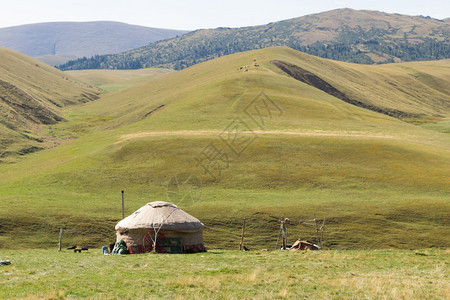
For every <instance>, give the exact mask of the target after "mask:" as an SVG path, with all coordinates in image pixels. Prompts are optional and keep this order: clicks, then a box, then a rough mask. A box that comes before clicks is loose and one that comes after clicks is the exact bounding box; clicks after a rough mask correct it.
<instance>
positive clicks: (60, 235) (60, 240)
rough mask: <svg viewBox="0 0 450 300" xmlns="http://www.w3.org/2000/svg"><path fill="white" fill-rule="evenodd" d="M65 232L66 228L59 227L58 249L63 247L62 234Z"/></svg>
mask: <svg viewBox="0 0 450 300" xmlns="http://www.w3.org/2000/svg"><path fill="white" fill-rule="evenodd" d="M63 233H64V229H62V228H60V229H59V243H58V251H61V247H62V235H63Z"/></svg>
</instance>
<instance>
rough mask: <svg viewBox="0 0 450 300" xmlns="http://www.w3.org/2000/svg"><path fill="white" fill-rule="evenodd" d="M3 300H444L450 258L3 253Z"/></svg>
mask: <svg viewBox="0 0 450 300" xmlns="http://www.w3.org/2000/svg"><path fill="white" fill-rule="evenodd" d="M0 256H1V257H2V258H3V259H9V260H11V261H12V265H9V266H2V272H1V273H0V292H1V293H2V298H4V299H10V298H17V297H23V298H27V299H64V298H108V299H124V298H139V299H143V298H145V299H153V298H155V299H161V298H171V299H173V298H177V297H182V298H195V299H199V298H201V299H205V298H212V299H224V298H225V299H238V298H239V299H267V298H270V299H279V298H296V299H299V298H312V299H355V298H357V299H411V298H414V299H415V298H426V299H445V297H446V296H448V289H446V288H447V287H448V275H449V272H448V268H446V265H447V264H448V251H447V252H446V251H444V250H436V249H434V250H420V251H405V250H394V251H316V252H294V253H293V252H290V251H285V252H280V251H276V252H260V251H250V252H237V251H218V250H213V251H210V252H208V253H202V254H192V255H151V254H149V255H129V256H103V255H101V254H100V250H99V249H91V250H89V251H88V252H83V253H81V254H74V253H73V252H72V251H70V252H69V251H63V252H61V253H58V252H57V251H55V250H33V251H23V250H9V251H0Z"/></svg>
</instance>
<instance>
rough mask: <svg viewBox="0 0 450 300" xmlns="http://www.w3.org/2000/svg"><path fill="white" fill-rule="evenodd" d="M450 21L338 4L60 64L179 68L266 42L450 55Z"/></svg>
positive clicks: (360, 55)
mask: <svg viewBox="0 0 450 300" xmlns="http://www.w3.org/2000/svg"><path fill="white" fill-rule="evenodd" d="M449 36H450V23H449V21H448V19H446V20H436V19H432V18H429V17H422V16H415V17H413V16H407V15H399V14H387V13H382V12H378V11H364V10H362V11H358V10H352V9H338V10H333V11H328V12H323V13H319V14H314V15H307V16H304V17H300V18H295V19H290V20H284V21H280V22H274V23H270V24H267V25H262V26H252V27H242V28H216V29H202V30H196V31H193V32H190V33H188V34H185V35H183V36H180V37H177V38H172V39H169V40H164V41H160V42H156V43H152V44H150V45H148V46H145V47H142V48H138V49H135V50H130V51H127V52H124V53H119V54H115V55H105V56H100V57H94V58H90V59H78V60H73V61H70V62H67V63H65V64H63V65H61V66H59V68H61V69H63V70H74V69H100V68H101V69H109V68H113V69H139V68H149V67H165V68H170V69H177V70H178V69H183V68H186V67H188V66H191V65H194V64H196V63H199V62H202V61H206V60H209V59H213V58H216V57H220V56H223V55H228V54H232V53H236V52H242V51H247V50H254V49H261V48H266V47H271V46H289V47H291V48H293V49H296V50H299V51H302V52H306V53H309V54H313V55H316V56H320V57H324V58H330V59H334V60H340V61H347V62H356V63H364V64H374V63H388V62H401V61H417V60H434V59H446V58H450V56H449V55H450V43H449Z"/></svg>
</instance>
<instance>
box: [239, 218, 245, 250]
mask: <svg viewBox="0 0 450 300" xmlns="http://www.w3.org/2000/svg"><path fill="white" fill-rule="evenodd" d="M244 233H245V218H244V223H242V234H241V244H240V245H239V250H242V249H244Z"/></svg>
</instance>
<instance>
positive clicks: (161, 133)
mask: <svg viewBox="0 0 450 300" xmlns="http://www.w3.org/2000/svg"><path fill="white" fill-rule="evenodd" d="M221 134H224V131H222V130H178V131H143V132H136V133H131V134H126V135H122V136H121V137H120V141H118V142H117V143H121V142H125V141H129V140H134V139H140V138H145V137H158V136H219V135H221ZM231 134H233V133H232V132H231ZM236 134H246V135H253V134H256V135H258V136H262V135H289V136H318V137H322V136H323V137H358V138H379V139H394V138H395V137H394V136H390V135H381V134H380V135H377V134H372V133H369V132H363V131H345V132H341V131H324V130H311V131H284V130H265V131H263V130H254V131H239V132H237V133H236Z"/></svg>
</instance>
